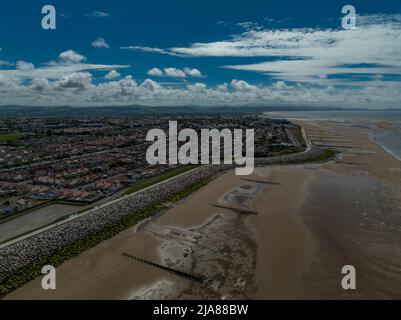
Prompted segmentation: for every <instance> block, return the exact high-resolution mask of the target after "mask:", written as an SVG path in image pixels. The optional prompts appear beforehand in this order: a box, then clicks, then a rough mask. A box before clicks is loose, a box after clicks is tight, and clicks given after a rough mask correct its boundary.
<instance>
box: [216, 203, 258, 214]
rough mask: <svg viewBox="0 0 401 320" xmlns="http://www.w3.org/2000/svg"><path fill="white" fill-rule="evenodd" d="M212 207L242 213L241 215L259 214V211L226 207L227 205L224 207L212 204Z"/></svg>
mask: <svg viewBox="0 0 401 320" xmlns="http://www.w3.org/2000/svg"><path fill="white" fill-rule="evenodd" d="M211 206H212V207H216V208H223V209H228V210H231V211H234V212H237V213H241V214H258V213H257V211H255V210H250V209H245V208H238V207H232V206H225V205H222V204H220V203H212V204H211Z"/></svg>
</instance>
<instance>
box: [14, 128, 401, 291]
mask: <svg viewBox="0 0 401 320" xmlns="http://www.w3.org/2000/svg"><path fill="white" fill-rule="evenodd" d="M303 125H304V127H305V129H306V131H307V132H308V133H309V134H310V135H312V136H319V135H320V136H330V137H331V139H330V140H334V141H330V142H326V143H327V144H328V145H329V144H335V143H336V139H338V140H337V141H345V140H346V141H347V145H348V146H349V148H344V149H342V153H341V154H340V155H339V157H338V158H337V159H336V160H334V161H331V162H329V163H325V164H306V165H297V166H294V165H291V166H269V167H262V168H257V169H256V170H255V172H254V174H253V175H252V176H250V177H247V178H251V179H255V180H265V181H269V182H277V183H278V184H265V183H259V182H252V181H246V180H243V179H241V178H240V177H237V176H235V175H234V172H232V171H231V172H227V173H225V174H223V175H221V176H220V177H218V178H217V179H215V180H214V181H212V182H211V183H210V184H208V185H207V186H206V187H204V188H202V189H200V190H198V191H197V192H195V193H194V194H192V195H191V196H189V197H188V198H187V199H184V200H182V201H180V202H179V203H178V204H176V205H175V206H174V207H172V208H169V209H166V210H165V211H164V212H162V213H160V214H158V215H156V216H154V217H152V218H150V219H148V220H146V221H144V222H142V223H140V224H139V225H137V226H136V227H134V228H130V229H128V230H126V231H124V232H122V233H120V234H119V235H118V236H116V237H114V238H112V239H110V240H107V241H105V242H103V243H102V244H100V245H98V246H96V247H94V248H92V249H90V250H87V251H85V252H84V253H82V254H81V255H80V256H79V257H77V258H74V259H71V260H69V261H66V262H65V263H63V264H62V265H61V266H59V267H58V268H57V289H56V290H54V291H44V290H42V289H41V286H40V280H41V279H40V278H39V279H36V280H34V281H31V282H30V283H27V284H26V285H25V286H23V287H22V288H20V289H18V290H16V291H14V292H13V293H11V294H9V295H8V296H7V297H6V298H7V299H189V298H201V299H206V298H209V299H281V298H287V299H295V298H324V299H341V298H401V291H400V290H399V288H401V259H400V258H401V248H400V247H399V242H400V238H401V186H400V181H401V162H400V161H398V160H397V159H395V158H393V157H392V156H391V155H389V154H387V153H386V152H385V151H384V150H383V149H382V148H381V147H380V146H378V145H377V144H375V143H374V142H372V141H371V140H370V139H369V137H368V132H369V127H367V126H365V125H363V124H357V125H351V124H339V123H335V122H328V121H324V122H323V121H320V122H310V123H306V122H305V123H303ZM321 140H322V139H321ZM326 140H327V139H326ZM351 147H352V148H351ZM211 203H219V204H223V205H229V206H234V207H243V208H250V209H253V210H256V211H257V213H258V214H257V215H242V214H238V213H235V212H233V211H231V210H228V209H221V208H216V207H212V206H211ZM122 252H127V253H129V254H132V255H135V256H139V257H141V258H144V259H148V260H150V261H152V262H156V263H160V264H162V265H165V266H169V267H171V268H173V269H176V270H181V271H185V272H188V273H192V274H199V275H202V276H203V277H204V278H205V281H204V282H203V283H202V284H197V283H195V282H191V281H189V280H187V279H184V278H180V277H178V276H176V275H172V274H170V273H167V272H166V271H163V270H160V269H157V268H154V267H152V266H149V265H146V264H143V263H141V262H137V261H134V260H130V259H128V258H126V257H123V256H122V255H121V253H122ZM346 264H352V265H354V266H355V268H356V271H357V290H353V291H345V290H343V289H342V288H341V278H342V276H343V275H342V274H341V267H342V266H344V265H346Z"/></svg>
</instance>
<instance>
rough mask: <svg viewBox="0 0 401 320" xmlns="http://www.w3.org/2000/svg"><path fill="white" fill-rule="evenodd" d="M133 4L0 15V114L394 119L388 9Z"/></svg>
mask: <svg viewBox="0 0 401 320" xmlns="http://www.w3.org/2000/svg"><path fill="white" fill-rule="evenodd" d="M144 2H145V1H128V0H126V1H122V0H113V1H100V0H97V1H49V2H43V1H32V0H31V1H29V0H26V1H21V0H14V1H10V2H8V1H7V2H5V3H3V4H2V10H1V14H0V15H1V19H0V47H1V50H0V98H1V100H0V104H2V105H5V104H23V105H59V104H62V105H66V104H67V105H126V104H144V105H186V104H196V105H232V104H240V105H327V106H346V107H347V106H352V107H372V108H381V107H401V103H400V102H401V97H400V91H401V90H400V89H401V88H400V79H401V60H400V59H401V55H400V53H401V4H400V3H399V1H390V0H383V1H366V0H365V1H352V2H348V1H347V2H345V1H302V2H301V1H287V0H281V1H268V0H259V1H257V0H248V1H217V0H214V1H188V0H187V1H181V0H176V1H168V0H164V1H161V0H155V1H147V2H146V3H144ZM45 4H51V5H54V7H55V8H56V12H57V22H56V23H57V28H56V30H43V29H42V28H41V20H42V17H43V15H42V14H41V8H42V6H43V5H45ZM345 4H352V5H353V6H354V7H355V9H356V13H357V15H358V16H357V21H356V29H354V30H343V29H342V28H341V18H342V17H343V16H344V15H343V14H342V13H341V8H342V7H343V5H345Z"/></svg>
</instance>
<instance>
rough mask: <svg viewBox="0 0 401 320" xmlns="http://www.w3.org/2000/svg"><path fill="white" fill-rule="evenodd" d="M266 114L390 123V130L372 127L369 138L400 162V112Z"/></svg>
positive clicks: (310, 118) (293, 112)
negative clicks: (391, 125)
mask: <svg viewBox="0 0 401 320" xmlns="http://www.w3.org/2000/svg"><path fill="white" fill-rule="evenodd" d="M266 114H269V115H273V116H275V117H277V116H280V117H281V116H282V117H286V118H297V119H309V120H325V119H326V120H333V121H339V122H352V123H355V122H364V123H372V124H373V123H374V122H378V121H386V122H391V123H392V124H393V125H394V126H393V127H392V128H391V129H379V128H376V127H374V126H373V128H374V129H373V131H372V134H371V138H372V139H374V140H375V141H376V142H378V143H380V144H381V145H382V146H383V147H384V148H385V149H386V150H387V152H389V153H391V154H393V155H394V156H395V157H397V158H398V159H400V160H401V110H400V111H289V112H268V113H266Z"/></svg>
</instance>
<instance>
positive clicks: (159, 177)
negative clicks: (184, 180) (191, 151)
mask: <svg viewBox="0 0 401 320" xmlns="http://www.w3.org/2000/svg"><path fill="white" fill-rule="evenodd" d="M196 167H197V166H195V165H186V166H183V167H178V168H175V169H172V170H169V171H166V172H163V173H162V174H159V175H157V176H155V177H153V178H150V179H147V180H145V181H141V182H138V183H136V184H134V185H132V186H130V187H128V188H127V189H126V190H125V193H124V194H126V195H127V194H131V193H134V192H136V191H139V190H141V189H143V188H146V187H149V186H151V185H153V184H156V183H159V182H162V181H164V180H167V179H169V178H172V177H174V176H176V175H179V174H181V173H184V172H187V171H190V170H192V169H194V168H196Z"/></svg>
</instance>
